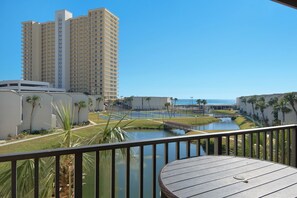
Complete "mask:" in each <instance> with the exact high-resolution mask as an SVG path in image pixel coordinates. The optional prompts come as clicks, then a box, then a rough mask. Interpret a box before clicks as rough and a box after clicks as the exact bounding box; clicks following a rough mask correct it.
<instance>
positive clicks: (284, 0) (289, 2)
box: [272, 0, 297, 9]
mask: <svg viewBox="0 0 297 198" xmlns="http://www.w3.org/2000/svg"><path fill="white" fill-rule="evenodd" d="M272 1H274V2H277V3H280V4H283V5H286V6H289V7H291V8H295V9H297V1H296V0H272Z"/></svg>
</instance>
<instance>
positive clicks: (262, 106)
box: [256, 97, 268, 125]
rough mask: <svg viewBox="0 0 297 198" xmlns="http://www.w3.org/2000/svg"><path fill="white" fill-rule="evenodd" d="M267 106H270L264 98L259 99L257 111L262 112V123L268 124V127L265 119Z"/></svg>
mask: <svg viewBox="0 0 297 198" xmlns="http://www.w3.org/2000/svg"><path fill="white" fill-rule="evenodd" d="M267 106H268V105H267V104H266V102H265V98H264V97H260V98H259V99H257V101H256V110H260V112H261V115H262V123H263V124H266V125H267V123H266V121H265V117H264V110H265V109H266V107H267Z"/></svg>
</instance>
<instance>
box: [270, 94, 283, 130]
mask: <svg viewBox="0 0 297 198" xmlns="http://www.w3.org/2000/svg"><path fill="white" fill-rule="evenodd" d="M268 105H269V106H271V107H272V112H271V113H272V114H273V118H274V120H273V124H274V125H279V124H280V120H279V119H278V112H279V111H280V106H279V104H278V98H277V97H274V98H270V100H269V101H268Z"/></svg>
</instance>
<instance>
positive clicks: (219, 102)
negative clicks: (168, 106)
mask: <svg viewBox="0 0 297 198" xmlns="http://www.w3.org/2000/svg"><path fill="white" fill-rule="evenodd" d="M196 100H197V99H194V98H193V99H178V100H177V101H176V105H192V104H197V102H196ZM206 101H207V104H209V105H234V104H235V103H236V102H235V99H206ZM173 102H174V101H173Z"/></svg>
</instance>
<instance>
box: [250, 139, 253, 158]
mask: <svg viewBox="0 0 297 198" xmlns="http://www.w3.org/2000/svg"><path fill="white" fill-rule="evenodd" d="M249 146H250V152H249V154H250V158H252V157H253V133H249Z"/></svg>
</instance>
